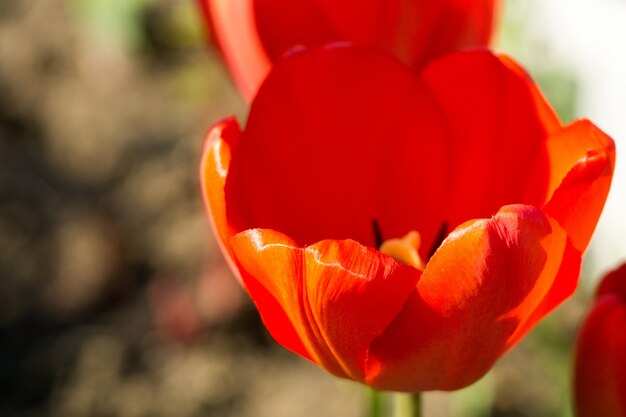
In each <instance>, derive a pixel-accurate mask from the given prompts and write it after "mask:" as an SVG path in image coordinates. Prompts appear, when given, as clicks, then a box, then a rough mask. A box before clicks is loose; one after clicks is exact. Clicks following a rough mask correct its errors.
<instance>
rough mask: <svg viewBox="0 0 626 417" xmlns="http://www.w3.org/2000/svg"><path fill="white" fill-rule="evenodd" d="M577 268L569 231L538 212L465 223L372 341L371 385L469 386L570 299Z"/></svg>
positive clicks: (511, 209)
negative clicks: (534, 324) (543, 317)
mask: <svg viewBox="0 0 626 417" xmlns="http://www.w3.org/2000/svg"><path fill="white" fill-rule="evenodd" d="M562 265H566V266H567V268H566V269H565V270H564V269H563V267H562ZM579 265H580V253H579V252H577V251H573V250H571V246H569V247H568V237H567V235H566V234H565V232H564V231H563V230H562V229H561V228H560V227H559V225H558V223H556V222H555V221H554V220H552V219H550V218H549V217H547V216H546V215H545V214H544V213H543V212H542V211H541V210H539V209H537V208H534V207H531V206H523V205H516V206H507V207H503V208H502V209H501V210H500V211H499V212H498V214H497V215H495V216H494V217H493V218H491V219H482V220H474V221H470V222H467V223H466V224H463V225H461V226H460V227H459V228H458V229H457V230H455V231H454V232H453V233H451V234H450V236H448V238H447V239H446V240H445V241H444V243H443V244H442V246H441V247H440V248H439V250H438V251H437V252H436V253H435V254H434V256H433V257H432V258H431V260H430V262H429V263H428V264H427V266H426V269H425V271H424V273H423V275H422V278H421V280H420V281H419V283H418V286H417V289H416V290H415V291H414V292H413V294H412V295H411V297H410V298H409V300H408V301H407V303H406V305H405V307H404V309H403V311H402V312H401V313H400V314H399V315H398V317H397V318H396V319H395V320H394V321H393V322H392V323H391V325H390V326H389V327H388V329H387V330H386V331H385V333H383V335H382V336H381V337H380V338H379V339H377V340H376V341H375V342H374V343H373V345H372V348H371V350H370V355H369V357H370V362H369V366H370V369H369V374H368V383H369V384H371V385H373V386H374V387H377V388H382V389H391V390H400V391H423V390H432V389H444V390H451V389H458V388H461V387H463V386H466V385H469V384H470V383H472V382H474V381H476V380H477V379H478V378H480V377H481V376H482V375H483V374H484V373H485V372H487V370H489V368H490V367H491V366H492V365H493V363H494V362H495V361H496V359H497V358H498V357H499V356H500V355H501V354H502V353H504V352H505V351H506V350H507V349H508V348H509V347H510V345H511V344H512V342H514V341H516V340H518V339H519V337H521V336H522V334H521V333H522V332H525V331H527V330H528V328H529V327H530V325H529V324H530V323H529V322H530V321H536V320H537V319H538V318H539V317H538V316H537V313H536V312H537V311H541V312H542V314H546V313H547V311H548V310H551V309H552V308H554V307H555V306H556V305H557V304H558V303H560V302H561V301H562V300H563V299H564V298H565V297H567V296H568V295H569V294H570V293H571V292H572V291H573V289H574V287H575V285H576V282H577V280H578V272H579V269H578V268H579ZM559 274H561V276H560V278H559V279H558V280H555V277H556V276H558V275H559ZM557 287H558V288H557ZM548 303H549V305H547V304H548Z"/></svg>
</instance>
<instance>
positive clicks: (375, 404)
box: [369, 389, 384, 417]
mask: <svg viewBox="0 0 626 417" xmlns="http://www.w3.org/2000/svg"><path fill="white" fill-rule="evenodd" d="M369 403H370V407H369V409H370V413H369V417H384V401H383V393H382V392H380V391H376V390H374V389H370V395H369Z"/></svg>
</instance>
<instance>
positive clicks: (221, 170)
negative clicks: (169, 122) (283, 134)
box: [200, 117, 241, 270]
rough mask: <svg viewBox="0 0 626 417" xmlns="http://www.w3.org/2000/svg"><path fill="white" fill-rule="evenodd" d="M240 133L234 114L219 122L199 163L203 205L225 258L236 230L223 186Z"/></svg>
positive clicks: (230, 256)
mask: <svg viewBox="0 0 626 417" xmlns="http://www.w3.org/2000/svg"><path fill="white" fill-rule="evenodd" d="M240 137H241V130H240V128H239V124H238V123H237V120H235V118H234V117H228V118H226V119H223V120H221V121H219V122H218V123H216V124H215V125H214V126H213V127H212V128H211V129H210V130H209V132H208V133H207V135H206V138H205V139H204V147H203V152H202V162H201V164H200V183H201V186H202V195H203V197H204V206H205V209H206V212H207V214H208V215H209V220H210V222H211V226H212V228H213V231H214V232H215V234H216V235H217V237H218V239H217V242H218V244H219V245H220V248H221V249H222V251H223V252H224V254H225V255H228V256H227V257H226V258H227V260H228V261H229V262H230V261H231V259H232V258H233V252H232V249H231V247H230V243H229V239H230V236H232V235H233V234H234V233H237V231H235V230H234V229H233V227H232V225H231V223H230V222H229V221H228V219H227V218H226V198H225V195H224V186H225V184H226V177H227V176H228V171H229V169H230V161H231V157H232V151H233V149H234V148H235V147H236V146H237V143H238V142H239V138H240ZM231 266H234V265H231ZM233 269H234V270H236V269H235V268H233Z"/></svg>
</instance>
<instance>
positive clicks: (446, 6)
mask: <svg viewBox="0 0 626 417" xmlns="http://www.w3.org/2000/svg"><path fill="white" fill-rule="evenodd" d="M254 10H255V15H256V23H257V28H258V31H259V35H260V37H261V39H262V41H263V45H264V46H265V48H266V50H267V51H268V54H269V55H270V56H271V57H272V59H276V58H278V57H280V56H281V55H282V54H283V53H284V52H286V51H287V50H289V49H290V48H292V47H293V46H295V45H305V46H307V47H311V46H319V45H322V44H324V43H328V42H331V41H349V42H355V43H359V44H363V45H369V46H376V47H378V48H381V49H383V50H385V51H387V52H390V53H391V54H393V55H394V56H395V57H397V58H399V59H401V60H402V61H403V62H404V63H406V64H408V65H409V66H410V67H412V68H413V69H419V68H421V66H422V65H424V63H426V62H428V61H429V60H430V59H432V58H434V57H435V56H438V55H441V54H444V53H447V52H450V51H454V50H457V49H461V48H464V47H475V46H485V45H487V44H488V42H489V39H490V37H491V31H492V19H493V14H494V1H493V0H439V1H436V2H433V1H424V0H409V1H405V0H342V1H336V0H299V1H292V0H262V1H259V0H256V1H255V5H254Z"/></svg>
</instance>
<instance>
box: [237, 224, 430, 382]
mask: <svg viewBox="0 0 626 417" xmlns="http://www.w3.org/2000/svg"><path fill="white" fill-rule="evenodd" d="M231 243H232V245H233V248H234V250H235V253H236V256H237V260H238V262H239V263H240V265H241V268H242V272H243V277H244V281H245V282H246V285H247V286H248V288H263V289H264V290H265V291H267V293H269V294H270V295H271V296H272V298H273V299H275V300H277V301H278V304H279V307H280V311H285V312H286V314H287V316H288V318H289V320H290V322H291V323H292V324H293V325H294V328H295V330H296V332H297V334H298V336H299V338H300V340H302V342H303V344H304V346H305V347H306V350H307V352H309V353H310V358H311V359H312V360H313V361H314V362H316V363H317V364H319V365H320V366H322V367H323V368H325V369H326V370H328V371H329V372H331V373H333V374H335V375H337V376H341V377H347V378H350V379H354V380H357V381H364V372H365V362H366V355H367V349H368V348H369V345H370V344H371V342H372V340H374V339H375V338H376V337H377V336H379V335H380V334H381V333H382V332H383V330H384V329H385V328H386V327H387V325H388V324H389V322H390V321H391V320H392V319H393V318H394V317H395V316H396V315H397V314H398V312H399V311H400V309H401V308H402V306H403V304H404V302H405V300H406V298H407V297H408V295H409V293H410V292H411V291H412V290H413V289H414V288H415V285H416V283H417V281H418V280H419V277H420V274H421V273H420V271H419V270H417V269H415V268H412V267H410V266H406V265H402V264H399V263H398V262H396V261H395V260H394V259H393V258H391V257H389V256H387V255H384V254H382V253H380V252H378V251H376V250H374V249H372V248H368V247H365V246H362V245H360V244H359V243H357V242H355V241H352V240H344V241H332V240H325V241H322V242H318V243H316V244H314V245H311V246H308V247H306V248H301V247H298V246H297V245H296V244H295V242H294V241H293V240H292V239H290V238H289V237H287V236H285V235H283V234H281V233H279V232H275V231H272V230H263V229H254V230H248V231H245V232H242V233H240V234H238V235H236V236H234V237H233V238H232V239H231ZM254 295H255V294H252V296H253V299H254V300H255V302H256V303H257V306H258V308H259V311H260V313H261V315H262V316H263V318H264V321H265V324H266V325H267V327H268V329H269V331H270V333H271V334H272V335H274V337H276V338H277V339H278V340H279V341H280V340H281V336H282V335H281V332H282V329H281V328H280V325H282V323H276V322H274V321H273V320H271V318H272V317H271V314H272V313H273V312H272V311H271V309H272V308H276V307H278V306H271V305H267V304H266V305H264V304H263V303H259V300H258V299H257V298H255V297H254ZM287 347H289V348H292V347H291V346H287Z"/></svg>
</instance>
